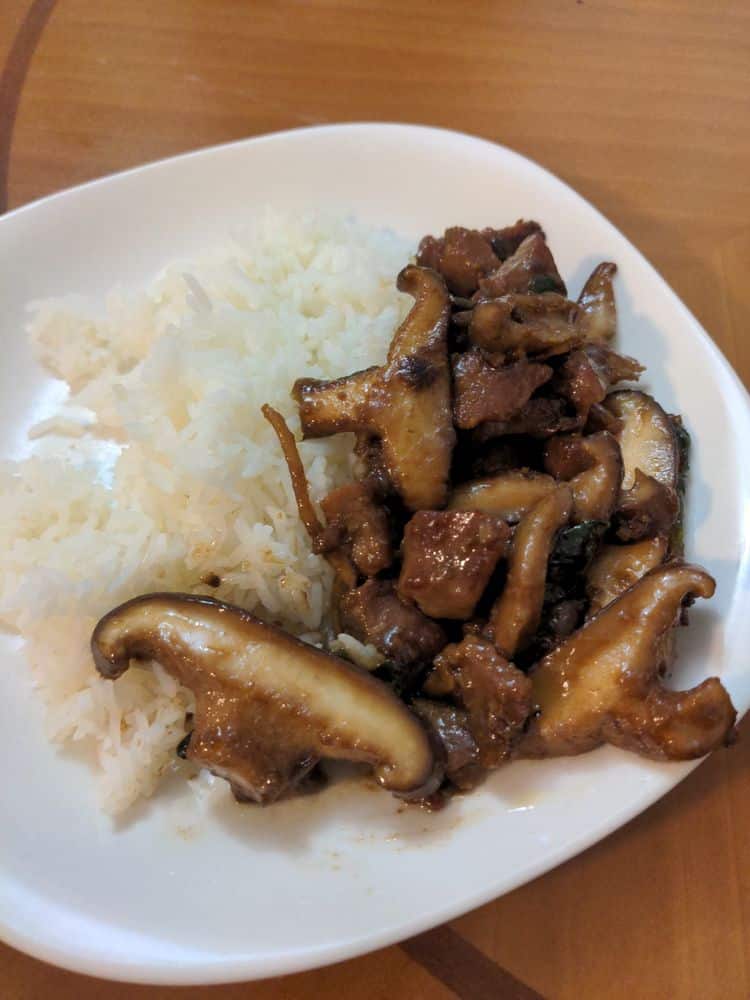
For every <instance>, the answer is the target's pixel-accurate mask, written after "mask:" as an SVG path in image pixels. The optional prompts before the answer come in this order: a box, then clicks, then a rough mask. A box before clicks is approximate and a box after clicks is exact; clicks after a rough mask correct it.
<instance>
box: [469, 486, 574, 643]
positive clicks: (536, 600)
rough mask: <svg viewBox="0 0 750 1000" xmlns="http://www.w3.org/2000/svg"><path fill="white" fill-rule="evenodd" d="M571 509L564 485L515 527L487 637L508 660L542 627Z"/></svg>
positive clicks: (566, 487)
mask: <svg viewBox="0 0 750 1000" xmlns="http://www.w3.org/2000/svg"><path fill="white" fill-rule="evenodd" d="M572 508H573V495H572V493H571V491H570V487H569V486H567V485H566V484H561V485H560V486H558V487H557V489H556V490H555V491H554V492H553V493H550V494H549V496H546V497H544V498H543V499H542V500H540V501H539V502H538V503H537V504H536V505H535V506H534V507H532V508H531V510H530V511H529V512H528V514H526V515H525V517H523V518H522V519H521V522H520V523H519V525H518V527H517V528H516V531H515V535H514V536H513V544H512V546H511V551H510V556H509V559H508V575H507V577H506V581H505V587H504V588H503V592H502V593H501V594H500V596H499V597H498V599H497V600H496V601H495V604H494V606H493V608H492V611H491V613H490V620H489V623H488V634H489V635H490V636H491V637H492V639H493V641H494V643H495V646H496V647H497V648H498V650H499V651H500V652H501V653H502V654H503V655H504V656H507V657H508V658H509V659H512V657H513V656H514V655H515V653H516V651H517V650H519V649H522V648H523V646H524V645H525V644H526V643H527V642H528V641H529V640H530V639H531V637H532V636H533V635H534V633H535V632H536V630H537V628H538V627H539V620H540V618H541V614H542V607H543V604H544V586H545V581H546V578H547V563H548V561H549V557H550V552H551V551H552V547H553V545H554V541H555V536H556V535H557V532H558V531H559V530H560V528H562V527H563V526H564V525H565V524H567V522H568V520H569V518H570V513H571V510H572Z"/></svg>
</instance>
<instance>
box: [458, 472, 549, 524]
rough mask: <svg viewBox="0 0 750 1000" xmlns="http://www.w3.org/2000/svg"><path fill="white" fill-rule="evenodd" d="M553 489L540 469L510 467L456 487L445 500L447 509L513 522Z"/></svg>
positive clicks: (518, 519)
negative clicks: (482, 514)
mask: <svg viewBox="0 0 750 1000" xmlns="http://www.w3.org/2000/svg"><path fill="white" fill-rule="evenodd" d="M556 488H557V483H556V482H555V480H554V479H553V478H552V476H547V475H545V474H544V473H543V472H532V471H530V470H528V469H513V470H511V471H510V472H502V473H500V474H499V475H497V476H492V477H490V478H488V479H475V480H473V481H472V482H468V483H463V484H462V485H461V486H457V487H456V488H455V489H454V490H453V493H452V494H451V496H450V499H449V501H448V510H479V511H482V512H484V513H485V514H495V515H496V516H497V517H502V518H503V520H505V521H507V522H508V523H509V524H516V523H517V522H518V521H520V520H521V518H522V517H523V516H524V514H526V513H528V511H530V510H531V508H532V507H533V506H534V504H536V503H538V502H539V501H540V500H541V499H542V498H543V497H546V496H549V494H550V493H552V492H553V491H554V490H555V489H556Z"/></svg>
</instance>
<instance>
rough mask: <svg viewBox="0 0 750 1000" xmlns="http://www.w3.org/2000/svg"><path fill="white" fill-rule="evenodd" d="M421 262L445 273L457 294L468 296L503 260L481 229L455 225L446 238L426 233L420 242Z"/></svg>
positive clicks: (450, 288) (452, 290)
mask: <svg viewBox="0 0 750 1000" xmlns="http://www.w3.org/2000/svg"><path fill="white" fill-rule="evenodd" d="M417 264H419V265H420V266H422V267H431V268H433V270H435V271H437V272H438V273H439V274H442V276H443V277H444V278H445V283H446V285H447V286H448V288H449V290H450V291H451V292H453V293H454V295H460V296H465V297H466V296H470V295H473V294H474V292H475V291H476V290H477V284H478V282H479V279H480V278H481V277H483V276H484V275H485V274H489V273H490V272H491V271H494V270H495V269H496V268H497V267H498V266H499V264H500V260H499V259H498V258H497V257H496V256H495V254H494V252H493V250H492V246H491V244H490V242H489V240H488V239H487V238H486V237H485V236H484V235H483V234H482V233H480V232H479V231H478V230H477V229H464V227H463V226H452V227H451V228H450V229H446V230H445V235H444V236H443V237H442V239H439V240H436V239H435V238H434V237H433V236H425V238H424V239H423V240H422V242H421V243H420V244H419V250H418V251H417Z"/></svg>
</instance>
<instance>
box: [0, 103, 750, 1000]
mask: <svg viewBox="0 0 750 1000" xmlns="http://www.w3.org/2000/svg"><path fill="white" fill-rule="evenodd" d="M357 130H362V131H370V130H373V131H392V130H401V131H404V132H410V133H421V134H423V135H425V136H427V135H431V136H433V137H442V138H444V139H445V140H447V141H453V142H455V141H459V142H461V143H466V144H471V145H479V146H483V147H486V148H487V149H488V151H489V150H492V151H498V150H500V151H502V152H503V153H504V154H506V155H508V156H509V157H511V158H512V159H514V160H516V161H517V162H518V164H519V165H522V166H523V167H524V169H526V170H531V171H532V172H534V173H535V174H536V175H537V176H540V177H543V178H544V179H545V180H546V181H552V182H554V184H555V185H558V186H562V188H563V189H564V190H565V192H566V194H567V195H568V196H569V197H570V196H572V197H573V199H574V201H575V202H577V203H578V205H579V206H581V207H584V208H585V209H586V210H588V211H590V212H593V213H595V215H596V217H597V219H598V221H599V222H600V223H602V224H603V225H604V226H605V227H606V229H607V231H608V232H609V233H610V234H611V235H613V236H614V237H616V238H617V239H618V240H622V241H625V243H626V244H627V246H628V247H629V249H630V250H631V251H633V252H634V253H635V255H636V257H637V258H638V259H639V260H640V261H641V262H643V263H644V264H645V265H646V268H647V269H648V270H649V271H650V272H651V276H652V277H655V278H656V279H658V283H659V285H660V286H661V289H662V291H666V292H667V293H668V301H669V306H670V309H671V310H673V311H674V312H675V314H676V315H678V316H681V317H682V318H683V319H684V320H686V321H687V322H688V323H689V324H690V326H691V335H697V336H698V338H699V340H701V341H702V344H703V346H704V348H705V349H707V350H708V352H709V353H710V354H711V356H712V360H713V362H714V364H715V365H717V366H718V368H719V369H720V371H721V373H722V375H723V376H724V378H725V379H728V380H729V384H730V385H731V386H732V389H733V390H734V392H735V396H736V402H737V404H739V405H740V406H741V408H742V418H743V419H744V422H745V423H746V424H747V426H748V428H750V394H748V391H747V389H746V388H745V386H744V384H743V382H742V380H741V379H740V377H739V375H738V374H737V372H736V371H735V370H734V368H733V367H732V365H731V364H730V362H729V361H728V359H727V358H726V356H725V355H724V353H723V351H722V350H721V348H720V347H719V346H718V344H716V342H715V341H714V340H713V339H712V338H711V337H710V335H709V334H708V332H707V331H706V329H705V328H704V327H703V325H702V323H701V322H700V321H699V320H698V319H697V317H696V316H695V315H694V314H693V313H692V311H691V310H690V309H689V307H688V306H687V305H686V304H685V303H684V302H683V300H682V299H681V298H680V296H679V295H678V294H677V293H676V292H675V291H674V289H673V288H672V287H671V285H670V284H669V283H668V282H667V281H666V279H665V278H664V277H663V276H662V274H661V273H660V271H659V270H658V269H657V268H656V267H655V266H654V265H653V264H652V263H651V261H650V260H649V258H648V257H646V256H645V254H644V253H643V252H642V251H641V250H639V249H638V247H637V246H636V245H635V244H634V243H633V242H632V241H631V240H630V238H629V237H628V236H627V235H626V234H625V233H623V232H622V231H621V230H620V229H618V228H617V226H615V225H614V223H612V222H611V221H610V220H609V219H608V218H607V217H606V216H605V215H604V214H603V213H602V212H601V211H600V210H599V209H598V208H597V207H596V206H595V205H594V204H592V202H590V201H589V200H588V199H587V198H585V197H584V196H583V195H581V194H580V193H579V192H578V191H577V190H576V189H575V188H573V187H572V186H571V185H570V184H568V183H567V182H566V181H565V180H563V179H562V178H560V177H558V176H557V175H556V174H555V173H554V172H553V171H551V170H549V169H548V168H546V167H544V166H542V165H541V164H539V163H537V162H536V161H535V160H533V159H531V158H530V157H528V156H526V155H524V154H522V153H519V152H517V151H516V150H514V149H512V148H510V147H508V146H506V145H504V144H502V143H498V142H494V141H493V140H490V139H486V138H483V137H480V136H476V135H472V134H470V133H467V132H462V131H460V130H456V129H450V128H442V127H438V126H431V125H423V124H410V123H404V122H388V121H366V120H365V121H352V122H341V123H334V124H326V125H310V126H302V127H298V128H289V129H283V130H279V131H275V132H269V133H263V134H261V135H257V136H249V137H246V138H242V139H236V140H232V141H229V142H224V143H219V144H216V145H211V146H203V147H200V148H198V149H193V150H189V151H186V152H183V153H178V154H176V155H173V156H169V157H164V158H160V159H156V160H152V161H148V162H146V163H143V164H139V165H136V166H133V167H129V168H127V169H125V170H120V171H116V172H114V173H110V174H106V175H104V176H102V177H97V178H94V179H92V180H89V181H86V182H83V183H81V184H77V185H74V186H72V187H68V188H64V189H61V190H59V191H55V192H52V193H50V194H47V195H44V196H42V197H40V198H37V199H35V200H33V201H31V202H28V203H26V204H24V205H21V206H18V207H17V208H14V209H12V210H10V211H8V212H6V213H5V214H3V215H2V216H0V236H1V235H2V233H3V231H4V229H6V228H7V226H8V224H9V223H12V222H14V221H15V220H17V219H19V218H21V217H23V216H25V215H29V214H32V213H34V212H37V211H40V210H43V209H45V208H46V206H48V205H49V204H51V203H55V202H57V201H59V200H64V199H67V198H70V197H71V196H75V195H76V194H79V193H82V192H85V191H89V190H91V189H96V188H99V187H101V186H106V185H108V184H110V183H112V182H113V181H117V180H120V179H124V178H126V177H129V176H133V175H136V174H147V173H152V172H154V173H155V172H158V171H160V170H164V169H169V168H170V167H171V166H172V165H173V164H175V163H177V162H183V161H188V160H193V159H196V158H200V157H203V158H210V157H211V156H214V155H216V154H217V153H220V152H222V151H228V150H231V149H240V148H248V147H251V146H257V145H261V144H266V143H269V142H275V141H279V140H283V139H286V138H290V137H300V136H304V135H306V134H307V135H310V134H316V135H319V134H323V133H327V134H331V133H345V132H352V131H357ZM743 541H744V545H743V546H742V549H741V551H740V552H739V567H740V568H742V567H743V566H747V564H748V556H749V555H750V532H748V533H747V534H746V535H745V538H744V540H743ZM744 714H745V713H744V712H743V715H744ZM740 718H741V716H740ZM738 722H739V718H738ZM706 759H707V758H702V759H701V760H697V761H693V762H689V763H686V764H683V765H681V766H680V765H675V767H676V768H678V767H679V773H678V774H675V778H674V780H673V781H672V782H671V784H669V785H668V786H667V787H665V788H657V789H656V790H655V791H654V790H653V789H652V790H649V791H648V792H647V793H646V794H645V796H644V798H643V799H641V800H639V801H638V802H637V803H635V804H630V803H629V804H628V805H627V806H626V807H624V808H622V809H620V810H618V811H616V812H615V813H614V814H612V813H610V814H609V816H608V817H607V821H606V822H605V823H603V824H602V825H600V826H597V827H596V829H595V830H593V831H589V832H588V833H587V834H586V835H583V836H581V835H578V836H574V837H571V839H570V841H566V842H565V843H564V844H562V845H559V846H558V847H556V848H555V850H553V851H552V852H550V853H548V854H545V856H544V858H543V859H541V860H540V861H539V862H538V863H537V864H534V865H531V866H530V867H529V868H527V869H525V870H524V871H523V872H522V873H521V874H520V875H519V876H518V877H516V878H511V879H510V880H509V881H508V880H507V879H505V880H504V888H503V889H502V890H501V891H500V892H498V891H497V889H496V888H495V887H494V884H493V885H490V886H489V887H486V888H484V889H482V890H480V891H478V892H474V893H472V894H470V895H468V896H464V897H461V899H460V901H457V902H452V903H449V904H446V905H445V906H443V907H440V908H438V909H437V910H433V911H432V912H431V913H430V914H429V915H425V916H423V917H420V918H416V919H415V918H411V919H408V920H406V919H405V920H402V921H400V922H399V923H398V925H396V926H394V925H390V926H389V927H388V928H387V929H384V930H381V931H379V932H374V933H368V934H366V935H360V936H359V937H357V938H354V939H347V940H346V941H344V942H343V943H341V942H339V943H337V942H333V943H329V944H325V945H320V946H312V947H311V946H306V947H302V948H297V949H294V950H286V951H285V952H284V953H283V954H282V953H278V954H275V953H274V954H271V955H266V956H265V957H263V956H261V957H232V958H221V959H216V960H206V959H203V958H201V959H198V960H197V961H196V962H195V963H192V962H183V963H182V964H180V965H176V964H174V963H173V962H169V961H162V962H154V961H152V962H150V963H149V962H144V961H142V960H139V961H137V962H134V963H133V965H130V964H129V963H126V962H123V961H121V960H119V959H118V960H116V962H115V963H114V964H112V963H108V962H107V960H105V959H100V958H99V957H97V955H96V954H94V955H89V956H88V957H87V955H86V951H85V944H84V945H83V947H79V948H78V950H76V951H73V952H70V951H67V950H65V949H63V948H62V947H59V946H57V945H56V944H49V943H44V942H43V941H42V942H41V943H40V941H39V940H38V939H37V938H36V937H34V936H32V935H31V933H25V932H24V931H23V930H21V929H19V928H16V927H13V926H12V925H11V924H10V923H8V922H7V921H4V920H3V919H2V917H0V937H1V938H2V940H4V941H5V942H7V943H8V944H9V945H11V946H12V947H15V948H17V949H19V950H20V951H22V952H25V953H26V954H29V955H31V956H33V957H34V958H37V959H41V960H42V961H46V962H50V963H53V964H55V965H57V966H60V967H61V968H64V969H67V970H69V971H72V972H76V973H81V974H85V975H89V976H97V977H100V978H104V979H108V980H111V981H118V982H127V983H139V984H153V985H161V986H164V985H213V984H220V983H232V982H243V981H251V980H254V979H261V978H266V977H272V976H276V975H282V974H293V973H296V972H301V971H304V970H312V969H316V968H320V967H322V966H325V965H328V964H332V963H335V962H341V961H345V960H348V959H351V958H354V957H357V956H360V955H364V954H367V953H369V952H372V951H374V950H377V949H380V948H384V947H387V946H390V945H393V944H396V943H398V942H400V941H402V940H404V939H405V938H407V937H410V936H412V935H415V934H420V933H423V932H424V931H426V930H428V929H430V928H433V927H436V926H439V925H440V924H443V923H445V922H447V921H450V920H453V919H455V918H456V917H458V916H460V915H461V914H464V913H467V912H469V911H471V910H473V909H476V908H477V907H480V906H483V905H486V904H487V903H488V902H490V901H492V900H494V899H497V898H500V896H502V895H505V894H506V893H508V892H512V891H513V890H515V889H517V888H519V887H520V886H521V885H524V884H526V883H528V882H531V881H533V880H534V879H536V878H539V877H540V876H541V875H544V874H545V873H547V872H548V871H551V870H552V869H553V868H555V867H557V866H558V865H560V864H562V863H563V862H565V861H567V860H569V859H572V858H573V857H575V856H577V855H578V854H580V853H582V852H584V851H586V850H588V848H590V847H591V846H593V845H594V844H596V843H598V842H599V841H601V840H604V839H605V838H606V837H608V836H610V835H611V834H612V833H613V832H614V831H615V830H617V829H619V828H621V827H623V826H624V825H626V824H627V823H628V822H629V821H630V820H632V819H633V818H635V817H636V816H638V815H640V814H641V813H643V812H645V811H646V810H647V809H649V808H650V807H651V806H652V805H654V804H655V803H656V802H657V801H659V799H661V798H663V797H664V796H665V795H667V794H668V793H669V792H671V791H673V790H674V789H675V788H676V787H677V785H678V784H679V783H680V782H681V781H683V780H684V778H686V777H687V776H688V775H689V774H691V773H692V772H693V771H694V770H695V769H696V768H697V767H699V766H700V764H702V763H704V762H705V760H706ZM1 867H2V865H1V864H0V868H1Z"/></svg>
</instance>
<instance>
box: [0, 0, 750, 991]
mask: <svg viewBox="0 0 750 1000" xmlns="http://www.w3.org/2000/svg"><path fill="white" fill-rule="evenodd" d="M0 67H2V70H1V72H0V210H2V209H3V208H5V207H10V208H12V207H14V206H17V205H21V204H23V203H24V202H27V201H29V200H31V199H33V198H37V197H39V196H40V195H44V194H47V193H48V192H51V191H56V190H59V189H61V188H64V187H67V186H69V185H71V184H76V183H79V182H81V181H85V180H88V179H89V178H93V177H99V176H101V175H103V174H106V173H109V172H110V171H113V170H118V169H121V168H123V167H128V166H133V165H135V164H138V163H141V162H143V161H146V160H151V159H154V158H157V157H162V156H167V155H171V154H173V153H179V152H182V151H184V150H188V149H194V148H196V147H199V146H205V145H209V144H212V143H217V142H223V141H225V140H229V139H236V138H240V137H245V136H250V135H256V134H259V133H262V132H268V131H272V130H275V129H282V128H289V127H292V126H298V125H311V124H315V123H323V122H338V121H351V120H394V121H411V122H423V123H428V124H434V125H442V126H448V127H451V128H458V129H463V130H466V131H469V132H473V133H476V134H477V135H481V136H484V137H486V138H489V139H493V140H496V141H499V142H502V143H504V144H506V145H509V146H511V147H513V148H514V149H517V150H519V151H520V152H522V153H525V154H527V155H529V156H531V157H532V158H534V159H535V160H538V161H539V162H540V163H542V164H543V165H544V166H546V167H548V168H550V169H551V170H553V171H554V172H555V173H557V174H558V175H559V176H561V177H562V178H563V179H565V180H566V181H568V182H569V183H571V184H572V185H573V186H574V187H575V188H577V189H578V190H579V191H580V192H581V193H582V194H583V195H584V196H585V197H586V198H588V199H590V200H591V201H592V202H593V203H594V204H595V205H597V207H598V208H600V209H601V210H602V211H603V212H604V213H605V214H606V215H607V216H609V218H610V219H612V221H613V222H614V223H615V225H617V226H618V227H619V228H620V229H622V231H623V232H624V233H625V234H626V235H627V236H628V237H629V238H630V239H631V240H632V241H633V242H634V243H635V244H636V246H638V247H639V248H640V249H641V250H642V251H643V252H644V253H645V254H646V256H647V257H648V258H649V259H650V260H651V261H652V262H653V263H654V264H655V265H656V267H657V268H658V269H659V270H660V271H661V272H662V274H663V275H664V276H665V277H666V278H667V280H668V281H669V282H670V284H671V285H672V286H673V287H674V288H675V289H676V291H677V292H678V294H679V295H680V296H681V297H682V298H683V299H684V300H685V301H686V303H687V304H688V306H689V307H690V308H691V309H692V310H693V311H694V312H695V313H696V314H697V316H698V318H699V319H700V320H701V321H702V322H703V324H704V325H705V326H706V327H707V329H708V330H709V331H710V332H711V334H712V335H713V337H714V338H715V339H716V341H717V342H718V343H719V344H720V346H721V347H722V349H723V350H724V351H725V352H726V354H727V356H728V357H729V359H730V360H731V361H732V363H733V364H734V365H735V367H736V368H737V370H738V371H739V372H740V374H741V375H742V376H743V378H744V379H745V381H746V383H747V382H748V381H750V336H749V331H748V326H749V325H750V310H749V308H748V301H749V300H750V299H749V295H748V290H747V289H748V280H747V273H748V260H749V259H750V5H748V3H747V0H620V2H618V0H507V2H488V0H475V2H474V3H472V4H467V3H460V2H458V0H453V2H442V0H431V2H414V0H413V2H411V3H404V2H402V0H381V2H377V0H370V2H366V0H256V2H252V3H251V2H244V3H243V2H240V0H159V2H153V0H57V2H56V3H55V2H54V0H34V2H31V0H0ZM741 734H742V739H741V740H740V742H739V744H738V745H737V746H736V747H734V748H733V749H732V750H731V751H726V752H722V753H717V754H716V755H715V756H714V757H713V758H712V759H710V760H709V761H707V762H706V763H705V764H703V765H702V766H701V767H700V768H699V769H698V770H697V771H696V772H695V773H694V774H693V775H692V776H691V777H690V778H688V779H687V780H686V781H685V782H684V783H683V784H682V785H680V786H679V787H678V788H677V789H676V790H675V791H673V792H672V793H671V794H670V795H669V796H667V797H666V798H665V799H664V800H662V801H661V802H660V803H658V804H657V805H655V806H654V807H652V808H651V809H650V810H649V811H648V812H647V813H645V814H644V815H642V816H641V817H639V818H638V819H636V820H635V821H633V822H632V823H630V824H629V825H628V826H627V827H625V828H624V829H622V830H620V831H619V832H618V833H616V834H614V835H613V836H612V837H610V838H609V839H608V840H606V841H604V842H603V843H601V844H599V845H598V846H596V847H594V848H592V849H591V850H589V851H588V852H586V853H585V854H583V855H582V856H580V857H578V858H576V859H575V860H573V861H571V862H569V863H568V864H566V865H563V866H562V867H560V868H558V869H557V870H556V871H554V872H552V873H550V874H548V875H546V876H545V877H544V878H541V879H538V880H537V881H536V882H534V883H532V884H530V885H527V886H526V887H524V888H522V889H519V890H517V891H516V892H514V893H511V894H510V895H508V896H506V897H504V898H503V899H500V900H497V901H496V902H494V903H491V904H489V905H488V906H485V907H483V908H482V909H480V910H477V911H475V912H473V913H470V914H468V915H467V916H465V917H463V918H461V919H459V920H456V921H454V922H453V923H452V924H451V925H450V926H448V927H444V928H440V929H438V930H436V931H434V932H431V933H429V934H427V935H422V936H421V937H419V938H416V939H414V940H413V941H411V942H407V943H405V944H404V945H403V946H401V947H393V948H389V949H387V950H384V951H381V952H378V953H376V954H373V955H369V956H365V957H363V958H360V959H357V960H355V961H351V962H347V963H344V964H342V965H338V966H333V967H331V968H328V969H324V970H320V971H317V972H310V973H305V974H302V975H296V976H291V977H287V978H284V979H278V980H274V981H267V982H263V983H256V984H253V985H242V986H240V985H237V986H225V987H214V988H210V989H209V988H196V989H181V990H171V989H165V988H150V987H131V986H126V985H116V984H106V983H103V982H100V981H95V980H92V979H86V978H84V977H81V976H76V975H73V974H71V973H67V972H63V971H60V970H57V969H53V968H51V967H48V966H46V965H44V964H42V963H40V962H37V961H35V960H33V959H30V958H27V957H26V956H23V955H20V954H19V953H17V952H14V951H12V950H11V949H8V948H2V946H0V996H2V998H3V1000H37V998H47V997H52V998H55V1000H68V998H71V1000H72V998H75V1000H89V998H94V997H111V998H117V1000H119V998H131V997H132V998H134V1000H141V998H142V1000H155V998H165V1000H166V998H171V997H175V998H181V1000H193V998H198V997H200V998H206V1000H234V998H239V997H243V998H245V997H252V998H256V1000H280V998H289V1000H298V998H299V1000H306V998H312V997H323V998H326V997H332V998H333V997H336V998H338V997H356V998H357V1000H379V998H389V1000H391V998H394V997H399V998H400V997H408V998H412V1000H419V998H430V1000H442V998H446V997H450V996H456V995H458V996H461V997H466V998H470V1000H485V998H498V1000H506V998H518V1000H522V998H526V997H532V996H534V995H541V996H543V997H547V998H561V1000H568V998H569V1000H578V998H601V997H604V998H627V1000H634V998H638V1000H647V998H654V1000H662V998H678V1000H683V998H696V1000H698V998H701V1000H703V998H709V1000H710V998H713V997H721V998H724V1000H733V998H737V1000H740V998H747V997H748V996H750V969H749V967H748V965H749V958H748V956H749V954H750V838H748V835H747V831H748V829H750V796H748V794H747V789H748V782H749V781H750V727H748V726H747V725H745V726H743V727H742V729H741Z"/></svg>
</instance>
